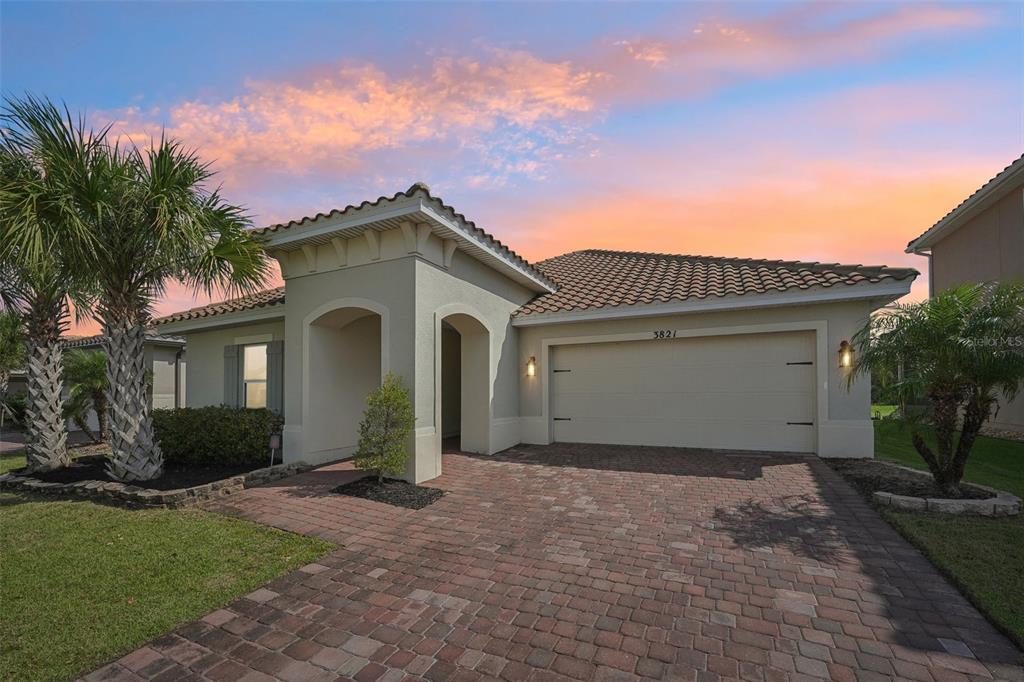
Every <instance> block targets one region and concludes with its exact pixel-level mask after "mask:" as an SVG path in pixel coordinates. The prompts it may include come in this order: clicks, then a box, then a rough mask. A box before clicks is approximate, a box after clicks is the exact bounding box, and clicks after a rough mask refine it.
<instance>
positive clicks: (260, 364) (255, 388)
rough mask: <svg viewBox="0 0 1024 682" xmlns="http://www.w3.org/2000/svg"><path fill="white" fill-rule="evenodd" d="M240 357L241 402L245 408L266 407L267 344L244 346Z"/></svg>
mask: <svg viewBox="0 0 1024 682" xmlns="http://www.w3.org/2000/svg"><path fill="white" fill-rule="evenodd" d="M243 350H244V353H243V355H242V388H243V390H242V400H243V401H244V403H243V404H244V405H245V407H252V408H257V407H266V406H267V344H265V343H259V344H256V345H252V346H245V347H244V348H243Z"/></svg>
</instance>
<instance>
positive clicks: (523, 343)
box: [156, 184, 918, 482]
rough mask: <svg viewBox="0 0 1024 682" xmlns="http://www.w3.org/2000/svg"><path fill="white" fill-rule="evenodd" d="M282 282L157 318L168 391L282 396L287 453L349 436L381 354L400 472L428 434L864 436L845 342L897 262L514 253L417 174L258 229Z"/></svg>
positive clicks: (759, 439) (862, 440)
mask: <svg viewBox="0 0 1024 682" xmlns="http://www.w3.org/2000/svg"><path fill="white" fill-rule="evenodd" d="M259 231H260V233H261V234H262V235H264V237H265V238H266V249H267V251H268V253H269V254H270V255H271V256H272V257H273V258H275V259H277V261H278V262H279V263H280V265H281V272H282V276H283V278H284V280H285V286H283V287H280V288H276V289H271V290H269V291H264V292H261V293H258V294H255V295H251V296H245V297H241V298H236V299H233V300H228V301H224V302H221V303H215V304H212V305H207V306H203V307H200V308H195V309H192V310H186V311H184V312H180V313H176V314H173V315H170V316H167V317H164V318H161V319H159V320H156V324H157V328H158V329H159V330H160V332H161V333H163V334H174V335H180V336H184V337H185V339H186V341H187V344H188V353H189V364H188V381H187V384H186V385H187V391H186V404H187V405H189V406H199V405H216V404H227V405H236V406H267V407H269V408H271V409H274V410H279V411H281V412H282V413H283V414H284V417H285V426H284V456H285V460H286V461H294V460H305V461H307V462H310V463H320V462H325V461H329V460H334V459H339V458H344V457H348V456H350V455H351V454H352V453H353V452H354V450H355V447H356V443H357V440H358V424H359V421H360V418H361V415H362V411H363V407H364V400H365V397H366V395H367V393H369V392H370V391H371V390H372V389H373V388H375V387H376V386H377V385H379V382H380V380H381V377H382V376H383V375H384V374H386V373H387V372H388V371H392V372H395V373H396V374H398V375H399V376H401V377H402V378H403V380H404V383H405V386H406V387H407V388H408V390H409V391H410V395H411V397H412V401H413V404H414V407H415V413H416V428H415V431H414V435H413V436H412V437H411V439H410V443H409V447H410V450H411V452H412V453H413V457H412V464H411V466H410V471H409V477H410V478H411V479H413V480H415V481H417V482H419V481H423V480H427V479H431V478H434V477H436V476H438V475H439V474H440V473H441V448H442V439H443V438H448V437H455V436H457V437H458V438H459V446H460V447H461V449H462V450H464V451H467V452H475V453H483V454H493V453H496V452H499V451H501V450H504V449H506V448H509V447H511V446H514V445H516V444H518V443H541V444H547V443H552V442H584V443H588V442H589V443H613V444H639V445H655V446H682V447H695V448H715V449H730V450H733V449H735V450H758V451H781V452H799V453H816V454H818V455H820V456H823V457H839V456H842V457H869V456H871V455H872V454H873V443H874V441H873V429H872V425H871V419H870V386H869V383H870V382H869V381H867V380H861V381H857V382H855V383H854V384H853V385H852V386H850V387H849V388H847V382H846V372H847V370H846V369H845V368H844V367H842V366H841V365H842V364H843V358H844V357H846V358H847V359H848V354H847V352H846V350H847V346H846V342H848V341H849V340H850V338H851V336H852V335H853V334H854V332H855V331H856V329H858V328H859V327H860V326H861V325H862V324H863V323H864V322H865V320H866V319H867V318H868V316H869V314H870V313H871V312H872V311H873V310H876V309H878V308H880V307H882V306H884V305H886V304H888V303H890V302H892V301H894V300H895V299H897V298H899V297H901V296H903V295H904V294H906V293H907V292H908V291H909V290H910V286H911V283H912V282H913V279H914V278H915V277H916V276H917V274H918V273H917V271H915V270H913V269H909V268H888V267H884V266H860V265H837V264H826V263H815V262H800V261H777V260H753V259H741V258H713V257H703V256H682V255H666V254H656V253H632V252H622V251H604V250H583V251H574V252H572V253H567V254H565V255H562V256H558V257H555V258H550V259H548V260H545V261H541V262H539V263H536V264H531V263H528V262H527V261H526V260H525V259H523V258H522V257H520V256H519V255H517V254H516V253H515V252H514V251H512V250H511V249H509V248H508V247H507V246H505V245H504V244H502V243H501V242H500V241H498V240H497V239H495V238H494V237H493V236H491V235H490V234H488V233H487V232H485V231H484V230H482V229H480V228H479V227H477V226H476V225H475V224H474V223H472V222H471V221H469V220H468V219H467V218H466V217H465V216H463V215H462V214H460V213H458V212H456V211H455V210H454V209H453V208H452V207H450V206H448V205H446V204H445V203H444V202H443V201H442V200H441V199H439V198H438V197H435V196H433V195H432V194H431V193H430V191H429V190H428V188H427V187H426V186H425V185H422V184H416V185H413V186H412V187H411V188H409V189H408V190H407V191H405V192H399V193H398V194H395V195H394V196H391V197H380V198H379V199H377V200H376V201H373V202H363V203H362V204H359V205H358V206H355V205H352V206H348V207H346V208H344V209H338V210H333V211H331V212H329V213H320V214H317V215H316V216H313V217H306V218H302V219H301V220H294V221H291V222H288V223H283V224H277V225H273V226H270V227H266V228H262V229H261V230H259Z"/></svg>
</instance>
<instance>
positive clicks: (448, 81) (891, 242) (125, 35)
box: [0, 2, 1024, 310]
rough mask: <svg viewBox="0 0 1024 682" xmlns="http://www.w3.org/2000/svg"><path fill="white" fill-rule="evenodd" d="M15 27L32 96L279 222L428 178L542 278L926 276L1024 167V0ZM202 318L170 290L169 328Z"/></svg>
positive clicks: (266, 14)
mask: <svg viewBox="0 0 1024 682" xmlns="http://www.w3.org/2000/svg"><path fill="white" fill-rule="evenodd" d="M0 12H2V18H0V83H2V89H3V92H4V93H5V94H6V95H18V94H21V93H24V92H33V93H37V94H44V95H47V96H49V97H51V98H54V99H60V100H64V101H65V102H66V103H67V104H68V106H70V107H71V108H72V109H73V110H78V111H84V112H86V113H87V114H88V116H89V120H90V121H93V122H94V123H95V124H96V125H105V124H112V125H113V126H114V130H115V131H116V132H117V133H118V134H120V135H125V136H128V137H130V138H131V139H132V140H134V141H145V140H146V138H147V137H148V136H149V135H153V134H156V133H158V132H159V131H160V130H161V128H165V129H166V130H168V131H169V132H170V133H171V134H172V135H175V136H177V137H180V138H181V139H182V140H184V141H185V142H186V143H187V144H189V145H192V146H195V147H197V148H198V149H199V150H200V152H201V153H202V154H203V155H204V156H205V157H206V158H208V159H210V160H211V161H212V162H213V163H214V165H215V167H216V168H217V169H218V170H219V172H220V180H221V182H222V183H223V185H224V189H225V192H226V193H227V194H228V196H229V197H230V198H231V199H232V200H234V201H236V202H238V203H242V204H244V205H246V206H247V207H248V208H249V210H250V212H251V213H252V215H253V219H254V222H255V223H257V224H265V223H268V222H274V221H278V220H286V219H291V218H296V217H301V216H303V215H308V214H315V213H316V212H318V211H322V210H326V209H330V208H332V207H336V206H343V205H345V204H348V203H353V202H359V201H361V200H363V199H366V198H371V199H372V198H375V197H376V196H378V195H380V194H391V193H394V192H396V191H399V190H402V189H405V188H406V187H407V186H408V185H409V184H411V182H413V181H417V180H422V181H425V182H427V183H428V184H429V185H430V186H431V187H432V189H433V190H434V191H435V192H436V193H439V194H441V195H442V196H443V197H444V198H445V200H446V201H448V202H449V203H451V204H453V205H454V206H456V208H458V209H459V210H461V211H463V212H465V213H466V214H467V215H468V216H469V217H470V218H472V219H474V220H476V221H477V223H478V224H480V225H481V226H483V227H484V228H485V229H488V230H489V231H491V232H492V233H494V234H495V235H496V236H498V237H499V238H500V239H502V240H503V241H505V242H506V243H508V244H509V245H510V246H512V247H513V248H515V249H516V250H517V251H519V252H520V253H522V254H524V255H525V256H526V257H528V258H530V259H540V258H544V257H548V256H552V255H556V254H558V253H562V252H565V251H569V250H572V249H576V248H586V247H604V248H623V249H631V250H646V251H670V252H677V253H702V254H711V255H735V256H747V257H766V258H794V259H813V260H827V261H844V262H873V263H876V262H885V263H888V264H893V265H895V264H901V265H907V264H909V265H914V266H917V267H919V268H920V267H923V265H924V262H923V260H921V259H919V258H915V257H911V256H907V255H905V254H903V253H902V249H903V246H904V245H905V244H906V242H907V241H908V240H909V239H911V238H912V237H914V236H916V234H918V233H919V232H921V231H923V230H924V229H925V228H927V227H928V226H929V225H930V224H931V223H933V222H934V221H935V220H937V219H938V218H939V217H941V216H942V215H943V214H944V213H945V212H946V211H948V210H949V209H950V208H952V207H953V206H954V205H955V204H956V203H958V202H959V201H960V200H961V199H963V198H964V197H966V196H967V195H968V194H969V193H970V192H971V191H973V190H974V189H976V188H977V187H978V186H979V185H980V184H981V183H982V182H984V181H985V180H986V179H988V178H989V177H991V176H992V175H994V174H995V173H996V172H997V171H998V170H1000V169H1001V168H1002V167H1003V166H1005V165H1006V164H1008V163H1009V162H1010V161H1012V160H1013V159H1014V158H1016V157H1017V156H1019V155H1020V153H1021V152H1022V151H1024V77H1022V74H1024V5H1022V4H1019V3H1018V4H1009V3H999V4H983V3H977V4H950V3H943V4H934V5H929V4H924V3H912V4H899V3H886V4H871V3H855V4H835V3H829V4H814V5H809V4H808V5H805V4H795V3H781V4H773V3H767V2H759V3H714V4H707V3H686V4H671V3H668V4H656V3H644V4H638V3H630V4H612V3H600V4H585V3H566V4H543V3H529V4H502V3H487V4H483V3H481V4H469V3H465V4H441V3H390V4H387V3H380V4H345V3H312V2H289V3H274V2H262V3H246V2H223V3H177V2H162V3H105V2H92V3H84V2H83V3H60V2H54V3H35V2H33V3H22V2H3V3H2V4H0ZM923 279H924V278H922V281H923ZM921 291H922V289H920V288H919V289H918V290H917V295H920V292H921ZM191 303H193V301H192V299H191V297H190V296H189V295H188V294H186V293H185V292H180V291H176V290H174V289H172V291H171V293H170V294H169V297H168V300H167V301H165V302H163V303H162V304H161V309H162V310H167V309H173V308H176V307H182V306H184V305H190V304H191Z"/></svg>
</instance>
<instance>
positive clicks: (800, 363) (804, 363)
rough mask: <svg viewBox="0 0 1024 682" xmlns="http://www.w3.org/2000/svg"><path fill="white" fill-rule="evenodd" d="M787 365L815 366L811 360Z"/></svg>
mask: <svg viewBox="0 0 1024 682" xmlns="http://www.w3.org/2000/svg"><path fill="white" fill-rule="evenodd" d="M786 364H787V365H813V364H814V363H813V362H812V361H811V360H805V361H804V362H787V363H786Z"/></svg>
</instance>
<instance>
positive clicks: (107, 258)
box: [80, 139, 269, 481]
mask: <svg viewBox="0 0 1024 682" xmlns="http://www.w3.org/2000/svg"><path fill="white" fill-rule="evenodd" d="M102 153H103V156H104V166H105V170H104V177H103V182H102V184H101V186H100V190H99V191H98V192H97V193H96V194H97V196H96V197H95V198H93V197H92V196H88V193H87V192H83V194H86V195H87V196H85V197H84V199H83V202H82V204H83V205H86V206H87V212H88V213H89V221H88V222H89V225H90V229H91V231H92V237H93V239H94V240H95V242H96V248H94V249H92V250H89V251H87V252H85V253H84V254H83V259H82V261H81V262H80V266H81V267H82V268H84V270H85V271H87V272H90V273H93V275H94V277H95V278H96V280H95V281H96V293H97V304H96V313H97V314H98V316H99V317H100V318H101V320H102V323H103V331H104V341H105V348H106V351H107V379H108V384H109V387H108V389H107V399H108V404H109V414H110V445H111V457H110V461H109V464H108V470H109V473H110V475H111V476H113V477H114V478H116V479H118V480H122V481H145V480H150V479H153V478H156V477H158V476H160V474H161V473H162V470H163V456H162V454H161V452H160V448H159V445H158V444H157V443H156V442H155V440H154V437H153V425H152V420H151V418H150V414H149V398H148V388H147V377H146V371H145V363H144V354H143V343H144V341H145V331H146V327H147V326H148V325H149V322H150V319H151V312H152V308H153V303H154V301H155V300H156V299H157V298H158V297H159V296H160V295H161V294H162V293H163V291H164V288H165V286H166V284H167V283H168V282H169V281H171V280H177V281H180V282H183V283H184V284H185V285H186V286H188V287H190V288H192V289H194V290H202V291H204V292H206V293H207V294H211V293H212V292H213V291H214V290H215V289H226V290H229V291H233V292H238V293H249V292H252V291H256V290H258V289H259V288H260V287H261V286H262V285H263V283H264V281H265V279H266V276H267V273H268V267H269V266H268V261H267V258H266V256H265V254H264V252H263V246H262V243H261V241H260V239H259V238H258V237H256V236H255V235H254V234H253V233H251V232H249V231H248V229H247V228H248V227H249V225H250V223H249V219H248V218H247V217H246V215H245V213H244V211H243V210H242V209H241V208H240V207H238V206H235V205H232V204H229V203H227V202H225V201H224V200H223V199H222V198H221V196H220V193H219V191H217V190H211V189H209V188H208V186H207V185H208V183H209V182H210V179H211V177H212V175H213V173H212V171H211V170H210V168H209V166H208V165H207V164H205V163H203V162H201V161H200V160H199V157H198V156H197V154H196V153H195V152H194V151H191V150H188V149H185V148H184V147H182V146H181V144H180V143H178V142H175V141H173V140H168V139H161V140H160V141H159V142H154V143H153V145H152V146H151V147H150V148H148V149H145V150H143V149H140V148H138V147H135V146H128V147H121V146H117V145H104V147H103V152H102ZM86 201H89V202H91V203H86Z"/></svg>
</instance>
